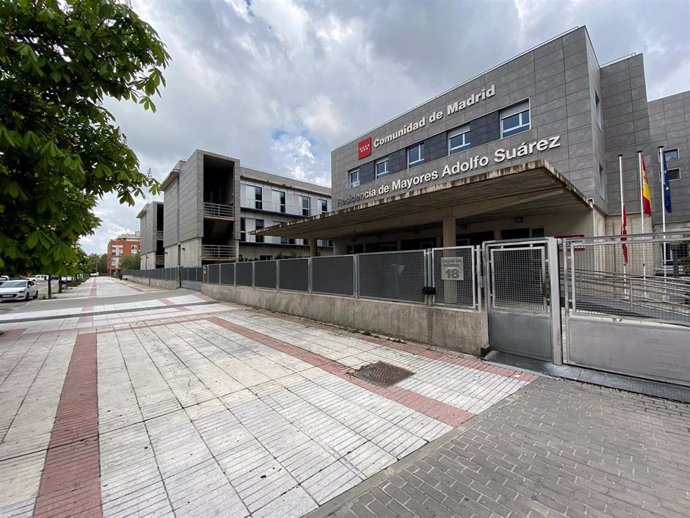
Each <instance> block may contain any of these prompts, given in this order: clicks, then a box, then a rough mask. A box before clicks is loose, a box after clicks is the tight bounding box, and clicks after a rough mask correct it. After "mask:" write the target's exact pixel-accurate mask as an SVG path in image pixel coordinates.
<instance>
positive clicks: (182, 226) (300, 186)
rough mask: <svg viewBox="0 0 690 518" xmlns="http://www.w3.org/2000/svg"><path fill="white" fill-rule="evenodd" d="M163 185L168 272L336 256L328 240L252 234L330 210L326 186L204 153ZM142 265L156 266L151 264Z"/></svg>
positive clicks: (180, 166)
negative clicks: (282, 259)
mask: <svg viewBox="0 0 690 518" xmlns="http://www.w3.org/2000/svg"><path fill="white" fill-rule="evenodd" d="M161 187H162V190H163V193H164V207H165V209H164V214H165V217H164V218H163V225H162V227H163V255H164V260H163V262H164V266H165V267H175V266H185V267H192V266H201V265H203V264H216V263H222V262H232V261H241V260H254V259H275V258H278V257H301V256H308V255H310V254H311V255H317V254H328V253H330V251H331V248H330V246H329V245H330V243H329V242H328V241H317V240H312V241H311V242H310V241H309V240H305V239H302V238H300V237H291V238H285V239H283V238H280V237H268V238H266V237H263V236H255V235H253V234H252V232H253V231H255V230H260V229H262V228H265V227H269V226H274V225H279V224H282V223H287V222H290V221H294V220H297V219H301V218H304V217H308V216H312V215H316V214H320V213H321V212H327V211H329V210H331V196H330V189H329V188H327V187H321V186H318V185H315V184H310V183H307V182H302V181H299V180H294V179H291V178H287V177H284V176H280V175H276V174H271V173H266V172H263V171H257V170H254V169H250V168H247V167H243V166H241V165H240V160H239V159H236V158H230V157H227V156H223V155H219V154H216V153H211V152H208V151H202V150H196V151H194V152H193V153H192V154H191V156H190V157H189V158H188V159H187V160H181V161H179V162H178V163H177V164H176V165H175V166H174V167H173V169H172V171H171V172H170V173H169V174H168V176H167V177H166V178H165V179H164V180H163V182H162V184H161ZM145 219H146V218H143V219H142V225H143V224H144V221H145ZM147 224H148V223H147ZM142 228H143V227H142ZM142 232H143V230H142ZM319 245H320V246H319ZM142 267H146V268H148V269H150V268H153V267H154V266H153V265H152V264H151V263H150V262H148V263H147V264H145V265H143V266H142Z"/></svg>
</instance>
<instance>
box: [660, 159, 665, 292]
mask: <svg viewBox="0 0 690 518" xmlns="http://www.w3.org/2000/svg"><path fill="white" fill-rule="evenodd" d="M659 173H660V174H659V183H660V185H661V203H663V204H664V206H663V207H662V208H661V232H662V234H661V239H662V241H661V247H662V249H663V260H664V262H663V263H662V270H663V271H664V281H665V280H666V190H665V189H664V187H665V183H664V180H665V179H664V175H665V174H666V172H665V171H664V146H659Z"/></svg>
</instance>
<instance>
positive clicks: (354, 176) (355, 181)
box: [350, 169, 359, 188]
mask: <svg viewBox="0 0 690 518" xmlns="http://www.w3.org/2000/svg"><path fill="white" fill-rule="evenodd" d="M353 187H359V169H355V170H354V171H350V188H353Z"/></svg>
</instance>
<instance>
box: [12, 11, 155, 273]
mask: <svg viewBox="0 0 690 518" xmlns="http://www.w3.org/2000/svg"><path fill="white" fill-rule="evenodd" d="M168 61H169V55H168V54H167V52H166V51H165V48H164V45H163V43H162V42H161V41H160V40H159V38H158V35H157V33H156V32H155V31H154V30H153V28H151V27H150V26H149V25H148V24H147V23H145V22H143V21H142V20H141V19H140V18H139V17H138V16H137V14H136V13H134V11H133V10H132V9H131V8H130V7H129V5H128V4H126V3H124V2H122V1H119V0H0V99H2V102H0V219H1V220H2V226H0V268H1V269H2V270H3V273H4V272H7V273H9V274H18V273H21V272H23V271H27V270H31V271H39V270H40V271H48V272H50V273H54V274H65V275H68V274H72V273H74V272H73V271H70V270H73V269H74V268H75V267H76V265H77V264H78V263H79V262H80V259H81V256H80V254H79V251H78V247H77V246H76V243H77V240H78V239H79V238H80V237H81V236H84V235H87V234H92V233H93V231H94V229H95V228H96V227H97V226H98V224H99V222H100V221H99V219H98V218H97V217H96V216H95V214H94V212H93V209H94V207H95V205H96V203H97V201H98V199H99V198H100V197H102V196H103V195H104V194H106V193H110V192H114V193H116V195H117V197H118V199H119V200H120V202H121V203H127V204H129V205H133V204H134V198H135V197H137V196H140V195H142V194H143V193H144V191H145V190H148V191H150V192H152V193H156V192H157V191H158V183H157V182H156V181H155V179H154V178H152V177H151V176H150V174H145V173H142V172H140V171H139V161H138V159H137V157H136V155H135V154H134V152H133V151H132V150H131V149H130V148H129V146H128V145H127V141H126V138H125V135H124V134H123V133H122V131H121V130H120V128H119V127H117V126H116V124H115V120H114V117H113V116H112V115H111V114H110V112H108V110H106V109H105V108H104V106H103V100H104V98H105V97H106V96H108V97H110V98H113V99H116V100H131V101H135V102H138V103H139V104H141V105H142V106H143V108H144V109H147V110H148V109H150V110H154V111H155V106H154V104H153V102H152V100H151V97H152V96H153V95H156V94H159V87H160V86H161V85H164V84H165V81H164V79H163V75H162V73H161V70H162V69H163V68H165V67H166V66H167V64H168Z"/></svg>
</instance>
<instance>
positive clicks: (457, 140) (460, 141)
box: [448, 126, 470, 155]
mask: <svg viewBox="0 0 690 518" xmlns="http://www.w3.org/2000/svg"><path fill="white" fill-rule="evenodd" d="M468 147H470V127H469V126H463V127H461V128H458V129H456V130H454V131H451V132H450V133H449V134H448V154H449V155H452V154H453V153H458V152H459V151H462V150H463V149H466V148H468Z"/></svg>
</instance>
